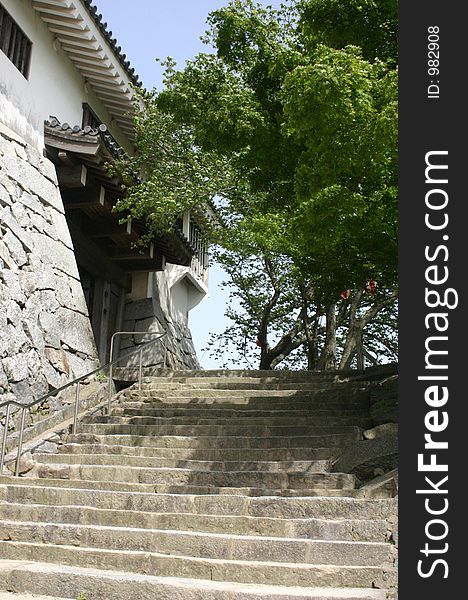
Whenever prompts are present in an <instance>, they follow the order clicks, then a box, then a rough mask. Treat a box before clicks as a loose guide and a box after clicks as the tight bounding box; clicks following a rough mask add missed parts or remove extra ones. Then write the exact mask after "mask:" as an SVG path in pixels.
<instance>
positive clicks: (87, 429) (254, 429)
mask: <svg viewBox="0 0 468 600" xmlns="http://www.w3.org/2000/svg"><path fill="white" fill-rule="evenodd" d="M118 418H119V417H116V419H118ZM79 431H80V433H94V434H97V435H102V434H104V435H105V434H108V433H110V434H114V435H119V434H120V435H137V436H184V437H190V436H193V437H196V438H197V439H199V438H201V437H208V436H216V437H239V438H242V437H244V436H246V437H255V438H260V437H264V438H269V437H292V436H296V437H297V436H301V437H306V436H324V435H340V434H348V435H355V436H360V434H361V431H360V428H359V427H354V426H352V425H331V426H329V427H328V426H326V425H323V426H314V425H310V426H308V425H305V426H304V425H301V424H300V423H299V424H298V425H297V426H294V425H290V426H284V427H282V426H281V425H272V426H269V427H263V426H255V425H245V426H242V425H237V424H235V423H234V424H233V425H132V424H125V423H123V424H119V423H112V422H111V423H99V422H97V423H80V425H79ZM358 439H359V437H358Z"/></svg>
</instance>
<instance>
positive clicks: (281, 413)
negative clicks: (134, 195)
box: [112, 402, 368, 421]
mask: <svg viewBox="0 0 468 600" xmlns="http://www.w3.org/2000/svg"><path fill="white" fill-rule="evenodd" d="M112 414H113V415H126V416H148V417H165V418H172V417H182V418H194V419H197V418H210V419H211V418H213V417H220V418H222V419H228V418H230V417H234V418H235V419H236V421H237V420H238V419H245V418H249V419H251V418H265V419H268V418H270V417H275V418H277V419H281V418H283V417H284V418H302V417H309V418H310V417H312V416H317V417H340V416H344V417H365V416H366V415H368V409H367V408H357V409H352V408H336V409H331V408H330V407H326V408H320V409H314V410H313V411H312V410H311V409H301V408H298V409H295V410H287V409H283V410H282V409H270V410H268V409H263V410H262V409H260V410H257V409H247V410H243V409H240V408H237V409H236V408H228V407H214V406H213V405H212V404H211V405H210V406H208V407H205V408H203V407H202V406H201V405H199V406H198V407H196V408H192V407H191V406H190V405H186V406H184V407H182V408H174V405H172V404H168V405H164V404H160V405H155V406H151V405H149V404H148V403H144V402H125V403H122V404H117V405H115V404H114V405H113V406H112Z"/></svg>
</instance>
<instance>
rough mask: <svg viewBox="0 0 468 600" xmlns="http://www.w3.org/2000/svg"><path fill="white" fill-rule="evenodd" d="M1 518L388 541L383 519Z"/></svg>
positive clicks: (124, 513) (107, 514)
mask: <svg viewBox="0 0 468 600" xmlns="http://www.w3.org/2000/svg"><path fill="white" fill-rule="evenodd" d="M0 519H3V520H7V519H8V520H10V521H30V522H33V523H47V522H54V523H70V524H78V525H103V526H111V527H131V528H132V527H133V528H143V529H162V530H166V529H170V530H185V531H197V532H207V533H229V534H232V535H249V536H260V535H264V536H273V537H282V538H299V539H302V538H305V539H314V540H328V541H332V540H337V541H338V540H341V541H360V542H385V541H386V540H387V537H388V531H387V530H388V525H387V521H386V520H385V519H374V520H365V519H334V520H327V519H315V518H305V519H281V518H271V517H249V516H236V515H204V514H201V515H198V514H187V513H152V512H143V511H138V512H137V511H133V510H112V509H99V508H93V507H85V506H47V505H39V504H15V503H12V504H5V503H1V502H0Z"/></svg>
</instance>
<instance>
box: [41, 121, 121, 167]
mask: <svg viewBox="0 0 468 600" xmlns="http://www.w3.org/2000/svg"><path fill="white" fill-rule="evenodd" d="M45 125H46V127H50V128H52V129H56V130H58V131H60V132H61V133H62V132H63V133H66V134H68V135H71V136H73V137H76V138H83V136H91V137H98V136H99V137H100V138H101V140H102V141H103V142H104V144H105V146H106V148H107V149H108V150H109V152H110V153H111V154H112V155H113V156H115V157H116V158H120V157H121V156H123V155H124V151H123V150H122V148H121V147H120V146H119V145H118V144H117V142H116V141H115V139H114V138H113V136H112V135H111V134H110V133H109V132H108V130H107V125H104V124H103V123H101V125H99V127H96V128H93V127H90V126H87V127H84V128H82V127H80V126H79V125H75V126H74V127H72V126H71V125H69V124H68V123H61V122H60V121H59V120H58V119H57V118H56V117H49V120H48V121H46V122H45Z"/></svg>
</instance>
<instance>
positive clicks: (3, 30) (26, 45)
mask: <svg viewBox="0 0 468 600" xmlns="http://www.w3.org/2000/svg"><path fill="white" fill-rule="evenodd" d="M31 48H32V42H31V40H30V39H29V38H27V37H26V35H25V33H24V31H23V30H22V29H21V27H19V25H18V24H17V23H16V21H15V20H14V19H13V18H12V17H11V15H10V14H9V13H8V12H7V11H6V10H5V9H4V8H3V6H2V5H1V4H0V50H2V52H3V53H4V54H6V55H7V56H8V58H9V59H10V60H11V62H12V63H13V64H14V65H15V67H16V68H17V69H18V71H20V73H22V74H23V75H24V76H25V77H26V79H27V78H28V75H29V64H30V60H31Z"/></svg>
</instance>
